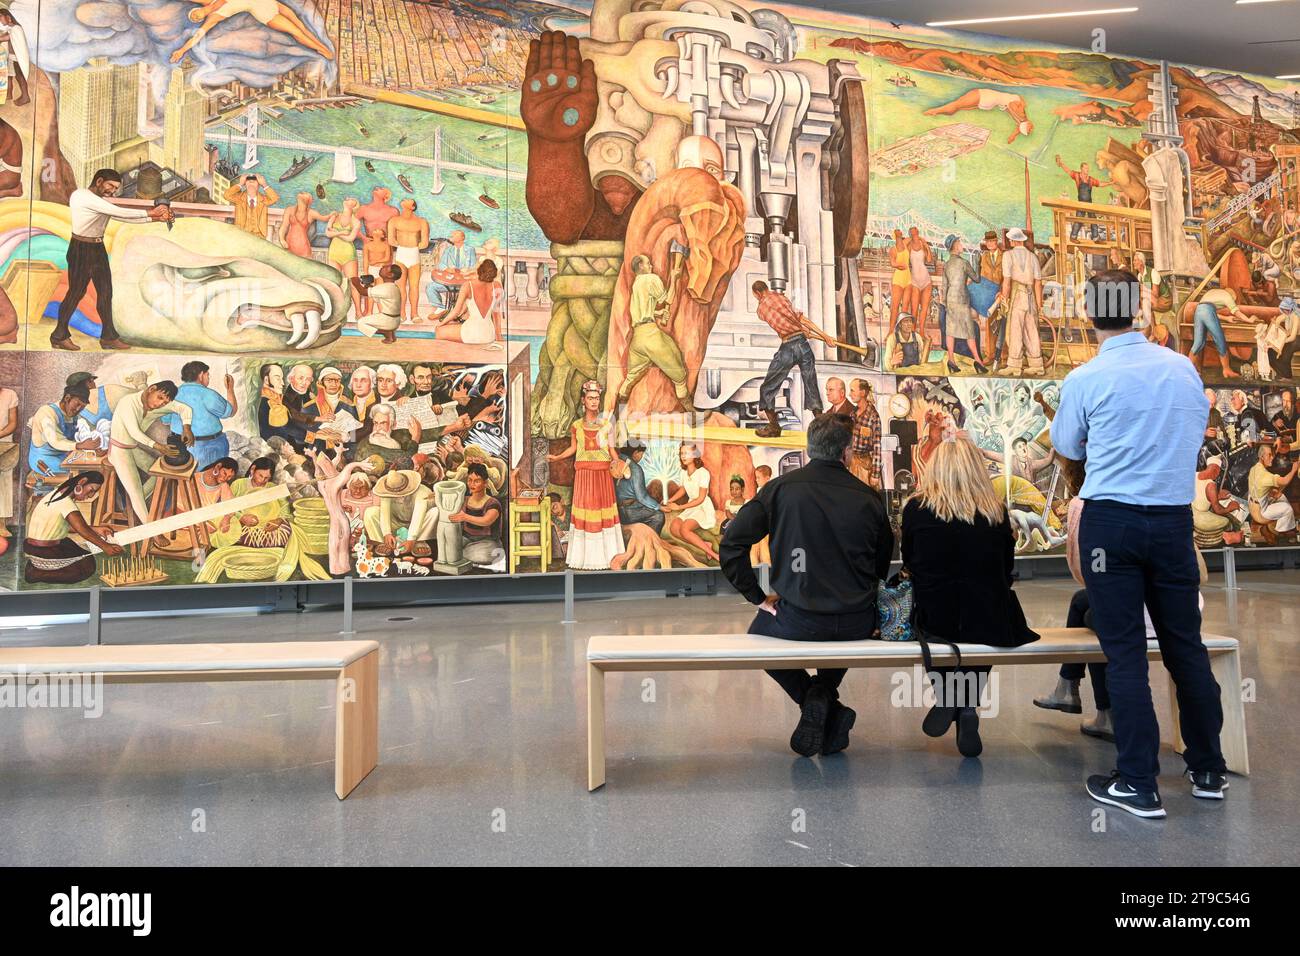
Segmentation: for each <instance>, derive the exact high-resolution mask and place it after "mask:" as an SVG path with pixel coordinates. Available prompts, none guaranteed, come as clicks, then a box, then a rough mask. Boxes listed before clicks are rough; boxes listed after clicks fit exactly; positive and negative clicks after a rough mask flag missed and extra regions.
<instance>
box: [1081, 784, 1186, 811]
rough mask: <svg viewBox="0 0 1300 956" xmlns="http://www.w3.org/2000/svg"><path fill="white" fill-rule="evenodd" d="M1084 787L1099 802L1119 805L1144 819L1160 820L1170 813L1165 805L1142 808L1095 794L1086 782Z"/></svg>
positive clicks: (1120, 807)
mask: <svg viewBox="0 0 1300 956" xmlns="http://www.w3.org/2000/svg"><path fill="white" fill-rule="evenodd" d="M1083 789H1084V791H1085V792H1086V793H1087V794H1088V796H1090V797H1092V799H1094V800H1096V801H1097V802H1098V803H1104V804H1107V805H1109V806H1112V807H1118V808H1119V809H1121V810H1124V811H1126V812H1128V813H1131V814H1133V816H1135V817H1141V818H1142V819H1143V820H1160V819H1163V818H1164V817H1167V816H1168V815H1169V814H1167V813H1166V812H1165V808H1164V807H1161V808H1160V809H1159V810H1141V809H1139V808H1137V807H1135V806H1133V805H1132V804H1128V803H1125V802H1124V801H1123V800H1116V799H1115V798H1114V797H1108V796H1104V795H1098V794H1095V793H1093V792H1092V788H1091V787H1089V786H1088V785H1087V784H1086V783H1085V784H1084V785H1083Z"/></svg>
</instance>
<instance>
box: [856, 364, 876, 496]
mask: <svg viewBox="0 0 1300 956" xmlns="http://www.w3.org/2000/svg"><path fill="white" fill-rule="evenodd" d="M849 398H850V400H851V401H852V402H853V403H854V404H855V405H856V406H857V408H856V410H855V411H854V413H853V444H852V448H851V450H852V452H853V459H852V463H851V464H850V465H849V471H851V472H853V474H854V475H856V476H857V477H858V479H860V480H861V481H864V482H866V483H867V484H868V485H870V486H871V487H872V488H875V489H876V490H877V491H879V490H880V488H881V481H880V471H881V467H880V413H879V412H878V411H876V403H875V401H874V399H873V396H872V394H871V385H870V384H869V383H868V382H867V381H865V380H864V379H860V378H855V379H854V380H853V381H852V383H850V385H849Z"/></svg>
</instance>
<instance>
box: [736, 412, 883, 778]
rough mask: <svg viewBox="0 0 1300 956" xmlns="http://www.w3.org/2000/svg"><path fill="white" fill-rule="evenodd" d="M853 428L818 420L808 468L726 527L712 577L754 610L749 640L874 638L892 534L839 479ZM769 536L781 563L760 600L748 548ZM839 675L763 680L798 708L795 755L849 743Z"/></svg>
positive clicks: (871, 501) (872, 498)
mask: <svg viewBox="0 0 1300 956" xmlns="http://www.w3.org/2000/svg"><path fill="white" fill-rule="evenodd" d="M852 439H853V420H852V419H851V418H849V417H848V416H844V415H821V416H819V417H817V418H815V419H814V420H813V422H812V424H811V425H809V426H808V459H809V461H808V464H807V465H805V466H804V467H802V468H799V469H797V470H795V471H791V472H787V473H786V474H784V475H782V476H781V477H779V478H774V479H772V480H771V481H769V482H768V483H767V484H765V485H764V486H763V487H762V488H761V489H759V491H758V493H757V494H756V495H755V496H754V497H753V498H752V499H751V500H750V501H749V502H747V503H746V504H745V505H744V507H742V508H741V509H740V511H739V513H737V515H736V516H735V517H734V518H733V519H732V520H731V523H730V524H729V525H728V526H727V532H726V534H724V535H723V537H722V544H721V547H720V549H719V550H720V563H721V566H722V573H723V574H725V575H726V576H727V580H729V581H730V582H731V583H732V585H734V586H735V588H736V590H738V591H739V592H740V593H741V594H743V595H744V596H745V597H746V599H748V600H749V602H750V603H751V604H757V605H758V606H759V610H758V614H757V615H755V617H754V621H753V623H752V624H750V628H749V632H750V633H751V634H763V635H766V636H768V637H779V638H783V639H785V640H792V641H849V640H862V639H864V638H869V637H871V636H872V635H873V634H874V633H875V631H876V592H877V588H878V586H879V584H880V580H881V578H884V577H885V576H886V575H887V574H888V573H889V562H890V559H891V558H892V557H893V551H894V533H893V531H892V530H891V528H890V526H889V517H888V515H887V514H886V512H885V502H884V499H883V498H882V497H881V495H880V492H878V491H876V489H874V488H872V487H871V486H870V485H867V484H865V483H864V482H862V481H860V480H858V479H857V478H856V477H854V475H853V473H852V472H850V471H849V461H850V458H851V452H850V444H851V442H852ZM768 535H770V536H771V539H772V542H771V548H772V553H773V554H775V555H783V556H784V555H790V556H792V558H793V559H792V560H781V561H777V562H776V563H775V564H774V565H773V566H772V570H771V574H772V584H773V586H774V587H775V588H776V593H775V594H764V593H763V590H762V588H760V587H759V584H758V577H757V575H756V574H755V573H754V568H753V565H752V564H751V563H750V548H751V547H752V546H753V545H755V544H757V543H758V542H759V541H761V540H762V539H763V538H764V537H766V536H768ZM844 673H845V672H844V670H843V669H842V668H833V669H819V670H818V672H817V676H816V677H811V676H809V674H808V673H807V671H803V670H794V669H791V670H773V671H768V674H769V675H770V676H771V677H772V678H773V679H774V680H775V681H776V682H777V683H778V684H780V685H781V689H782V690H784V691H785V692H786V693H787V694H789V695H790V698H791V699H792V700H793V701H794V702H795V703H796V704H798V705H799V709H800V719H799V724H798V726H797V727H796V728H795V731H794V734H793V736H791V738H790V747H791V749H793V750H794V752H795V753H797V754H800V755H801V756H805V757H811V756H812V755H813V754H815V753H823V754H831V753H837V752H839V751H841V750H843V749H844V748H845V747H847V746H848V745H849V730H850V729H851V728H852V727H853V722H854V720H855V719H856V716H857V715H856V714H855V713H854V712H853V711H852V710H851V709H850V708H848V707H845V706H844V705H843V704H841V703H840V702H839V691H838V688H839V685H840V682H841V681H842V680H843V679H844Z"/></svg>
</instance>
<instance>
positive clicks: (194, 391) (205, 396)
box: [163, 382, 234, 437]
mask: <svg viewBox="0 0 1300 956" xmlns="http://www.w3.org/2000/svg"><path fill="white" fill-rule="evenodd" d="M176 401H178V402H180V403H181V404H182V405H188V406H189V407H190V408H192V409H194V420H193V421H192V422H190V429H191V430H192V431H193V432H194V434H195V435H199V436H207V437H211V436H213V435H219V434H221V431H222V426H221V419H223V418H229V417H230V416H231V415H232V414H234V409H232V408H231V407H230V402H228V401H226V399H225V398H224V397H223V396H222V395H221V394H220V393H219V392H215V391H213V390H212V389H210V388H208V387H207V386H206V385H200V384H199V383H198V382H184V383H182V384H181V386H180V388H178V389H177V390H176ZM163 420H164V421H165V422H167V424H168V425H170V426H171V430H172V431H174V432H177V433H179V432H180V429H181V418H180V416H179V415H164V416H163Z"/></svg>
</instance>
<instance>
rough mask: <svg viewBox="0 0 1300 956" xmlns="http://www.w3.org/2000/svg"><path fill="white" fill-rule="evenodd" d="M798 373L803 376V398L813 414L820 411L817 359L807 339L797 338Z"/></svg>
mask: <svg viewBox="0 0 1300 956" xmlns="http://www.w3.org/2000/svg"><path fill="white" fill-rule="evenodd" d="M796 341H797V345H798V353H799V374H800V375H801V376H803V400H804V402H805V403H806V404H807V406H808V408H809V410H810V411H811V412H812V413H813V414H814V415H820V414H821V413H822V407H823V406H822V393H821V390H820V389H819V388H818V386H817V359H816V358H815V357H814V356H813V350H812V346H811V345H809V344H808V340H807V339H798V340H796Z"/></svg>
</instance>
